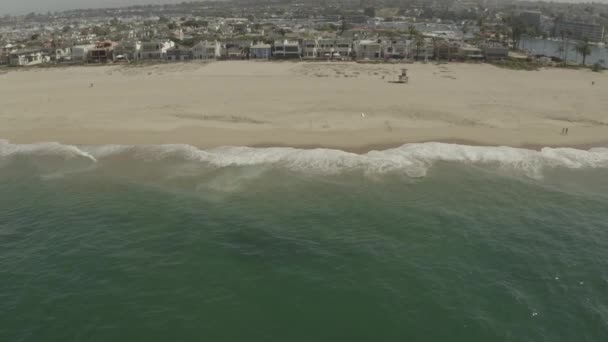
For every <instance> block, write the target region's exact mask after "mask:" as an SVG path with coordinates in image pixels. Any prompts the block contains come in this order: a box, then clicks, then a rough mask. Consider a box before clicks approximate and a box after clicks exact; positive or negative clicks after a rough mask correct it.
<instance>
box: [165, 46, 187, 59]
mask: <svg viewBox="0 0 608 342" xmlns="http://www.w3.org/2000/svg"><path fill="white" fill-rule="evenodd" d="M166 57H167V60H168V61H171V62H176V61H189V60H192V59H194V53H193V51H192V49H190V48H188V47H185V46H180V45H175V46H174V47H172V48H169V49H168V50H167V56H166Z"/></svg>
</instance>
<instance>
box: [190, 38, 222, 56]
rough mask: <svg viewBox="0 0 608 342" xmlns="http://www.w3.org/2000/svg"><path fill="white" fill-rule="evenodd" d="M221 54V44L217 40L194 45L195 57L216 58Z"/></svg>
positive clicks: (193, 52)
mask: <svg viewBox="0 0 608 342" xmlns="http://www.w3.org/2000/svg"><path fill="white" fill-rule="evenodd" d="M220 55H221V44H220V43H219V42H217V41H215V42H211V41H206V40H205V41H202V42H200V43H198V44H196V45H194V46H193V47H192V58H193V59H214V58H218V57H219V56H220Z"/></svg>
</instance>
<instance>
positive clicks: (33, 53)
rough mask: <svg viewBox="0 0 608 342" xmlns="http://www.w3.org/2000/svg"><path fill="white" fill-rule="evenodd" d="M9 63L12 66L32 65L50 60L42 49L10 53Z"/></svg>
mask: <svg viewBox="0 0 608 342" xmlns="http://www.w3.org/2000/svg"><path fill="white" fill-rule="evenodd" d="M8 59H9V64H10V65H12V66H30V65H36V64H41V63H44V62H47V61H48V58H45V56H44V55H43V53H42V51H41V50H29V51H19V52H13V53H11V54H10V55H9V58H8Z"/></svg>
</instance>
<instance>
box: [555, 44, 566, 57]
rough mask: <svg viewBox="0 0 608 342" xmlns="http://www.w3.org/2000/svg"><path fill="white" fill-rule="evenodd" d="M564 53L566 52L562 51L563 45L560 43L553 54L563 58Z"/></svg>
mask: <svg viewBox="0 0 608 342" xmlns="http://www.w3.org/2000/svg"><path fill="white" fill-rule="evenodd" d="M564 51H566V50H565V49H564V43H563V42H562V44H561V45H560V46H559V47H558V48H557V49H556V50H555V52H556V53H558V54H559V55H560V56H562V57H563V56H564Z"/></svg>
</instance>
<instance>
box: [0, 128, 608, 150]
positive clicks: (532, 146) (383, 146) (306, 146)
mask: <svg viewBox="0 0 608 342" xmlns="http://www.w3.org/2000/svg"><path fill="white" fill-rule="evenodd" d="M167 133H168V134H169V135H171V136H176V135H179V134H176V133H174V132H167ZM153 136H156V138H157V139H151V138H150V137H148V138H146V137H145V136H144V137H142V138H141V139H138V138H135V139H133V137H131V138H127V139H124V138H123V139H118V140H117V141H106V140H105V139H104V138H101V140H100V139H99V138H95V137H92V138H89V139H83V140H80V139H78V138H76V140H73V139H70V138H69V137H68V138H67V139H44V140H37V139H30V138H23V137H17V138H10V137H7V136H5V135H2V134H0V140H6V141H8V142H9V143H10V144H17V145H27V144H45V143H59V144H62V145H72V146H107V145H125V146H153V145H190V146H194V147H196V148H199V149H201V150H206V149H214V148H220V147H251V148H294V149H301V150H313V149H329V150H339V151H344V152H349V153H354V154H365V153H368V152H370V151H384V150H388V149H392V148H398V147H401V146H403V145H407V144H425V143H442V144H452V145H460V146H470V147H511V148H518V149H526V150H532V151H540V150H542V149H543V148H572V149H577V150H581V151H588V150H590V149H592V148H603V147H605V148H608V138H606V139H605V140H597V141H594V142H593V141H588V142H577V143H555V144H539V143H521V144H496V143H491V142H487V141H476V140H470V139H461V138H439V139H428V140H425V139H421V140H402V141H398V140H392V141H384V142H375V143H364V144H350V145H347V144H344V143H342V144H340V143H338V144H331V143H329V144H320V143H304V142H296V143H288V142H279V141H275V142H273V141H271V140H268V141H263V140H260V141H255V142H250V143H248V142H244V143H242V144H231V143H221V142H216V143H197V142H190V141H188V140H187V139H186V140H175V141H172V142H171V141H167V140H166V139H165V137H164V136H163V134H162V132H157V134H153ZM142 139H144V140H142ZM148 139H149V141H148V142H145V140H148Z"/></svg>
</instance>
